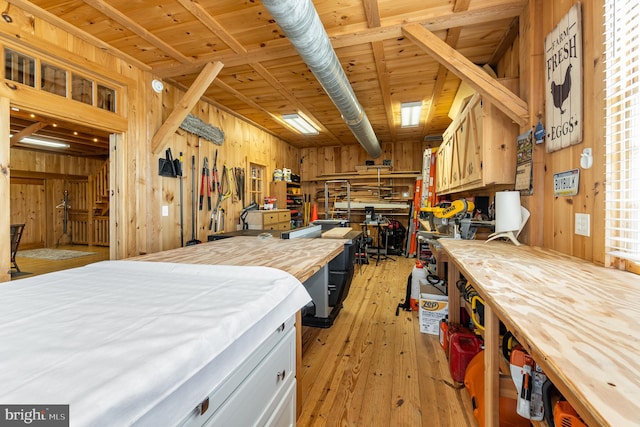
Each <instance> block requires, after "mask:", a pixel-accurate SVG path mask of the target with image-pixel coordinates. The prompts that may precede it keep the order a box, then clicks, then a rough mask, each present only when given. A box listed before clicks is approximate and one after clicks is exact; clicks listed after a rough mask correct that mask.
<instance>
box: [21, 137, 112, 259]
mask: <svg viewBox="0 0 640 427" xmlns="http://www.w3.org/2000/svg"><path fill="white" fill-rule="evenodd" d="M10 156H11V186H10V221H11V223H12V224H13V223H24V224H25V228H24V233H23V235H22V240H21V241H20V249H29V248H41V247H52V246H54V245H55V244H56V242H57V239H59V238H60V236H61V235H62V233H63V224H62V222H63V214H64V212H63V211H62V209H56V206H57V205H59V204H60V203H61V202H62V200H63V198H64V190H65V189H67V190H68V189H69V188H68V185H67V182H68V180H69V179H71V178H72V179H85V180H86V178H87V177H88V176H89V175H91V174H93V173H95V172H96V171H97V170H99V168H100V167H102V165H103V163H104V160H102V159H92V158H81V157H73V156H67V155H61V154H54V153H42V152H35V151H30V150H24V149H19V148H12V149H11V150H10ZM78 203H85V201H84V200H82V201H80V200H78V199H77V198H76V199H75V200H70V204H71V206H73V207H74V208H79V207H78V206H77V205H78Z"/></svg>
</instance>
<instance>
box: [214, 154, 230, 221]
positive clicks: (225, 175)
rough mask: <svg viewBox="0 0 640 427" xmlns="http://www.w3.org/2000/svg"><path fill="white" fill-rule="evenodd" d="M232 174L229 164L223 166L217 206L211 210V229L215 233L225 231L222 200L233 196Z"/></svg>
mask: <svg viewBox="0 0 640 427" xmlns="http://www.w3.org/2000/svg"><path fill="white" fill-rule="evenodd" d="M231 186H232V183H231V175H230V172H229V168H227V165H224V166H223V167H222V179H221V181H220V186H219V187H218V188H219V191H218V201H217V202H216V207H215V209H214V210H213V212H211V219H210V220H209V230H212V229H213V231H214V233H219V232H222V231H224V209H223V208H222V206H221V205H222V202H223V201H225V200H227V199H228V198H230V197H231V193H232V190H231Z"/></svg>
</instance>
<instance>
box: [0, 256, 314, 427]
mask: <svg viewBox="0 0 640 427" xmlns="http://www.w3.org/2000/svg"><path fill="white" fill-rule="evenodd" d="M310 300H311V298H310V297H309V294H308V293H307V291H306V290H305V288H304V287H303V286H302V284H301V283H300V282H299V281H298V280H297V279H296V278H294V277H293V276H291V275H290V274H288V273H286V272H284V271H281V270H277V269H273V268H268V267H239V266H219V265H189V264H172V263H158V262H141V261H105V262H100V263H97V264H92V265H89V266H86V267H81V268H76V269H72V270H66V271H60V272H56V273H51V274H46V275H42V276H36V277H33V278H28V279H22V280H18V281H14V282H10V283H6V284H1V285H0V307H2V308H1V310H0V402H1V403H3V404H12V403H16V404H69V405H70V422H71V425H72V426H85V425H86V426H101V425H104V426H126V425H132V424H140V425H150V426H151V425H153V426H160V425H163V426H165V425H173V424H176V423H177V422H179V421H180V420H181V419H182V418H183V417H184V416H185V415H186V414H187V413H188V412H189V411H191V410H192V409H193V408H194V407H195V405H194V402H195V404H197V403H199V402H200V401H201V400H202V399H203V398H204V397H206V395H207V394H208V393H209V392H210V391H211V390H212V389H213V388H214V387H215V386H216V385H218V384H220V383H221V382H222V381H223V380H224V378H225V377H226V376H227V375H228V374H229V373H230V372H231V371H232V370H233V369H234V368H235V367H237V366H238V365H239V364H240V362H242V360H243V359H244V358H245V357H246V356H247V355H248V354H250V353H251V352H252V351H253V350H254V349H255V348H257V347H258V346H259V344H260V343H261V342H262V341H263V340H264V339H265V338H266V337H267V336H269V335H270V334H271V333H272V332H273V331H274V330H275V329H276V328H277V327H278V326H279V325H280V324H281V323H282V322H283V321H284V320H286V319H287V318H289V317H290V316H292V315H294V314H295V313H296V311H298V310H299V309H300V308H301V307H302V306H304V305H305V304H306V303H308V302H309V301H310Z"/></svg>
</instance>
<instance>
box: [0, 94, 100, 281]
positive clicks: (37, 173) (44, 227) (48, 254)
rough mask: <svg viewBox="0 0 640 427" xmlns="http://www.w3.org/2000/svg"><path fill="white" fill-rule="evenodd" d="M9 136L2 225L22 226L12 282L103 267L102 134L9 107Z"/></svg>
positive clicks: (91, 129) (95, 130) (94, 130)
mask: <svg viewBox="0 0 640 427" xmlns="http://www.w3.org/2000/svg"><path fill="white" fill-rule="evenodd" d="M10 133H11V135H12V137H11V143H10V145H11V153H10V156H11V166H12V169H11V180H10V189H9V194H10V196H9V204H10V223H11V224H25V227H24V232H23V234H22V238H21V242H20V245H19V247H18V251H17V253H16V254H15V255H16V257H15V259H16V262H17V264H18V265H19V266H20V270H21V272H20V273H23V274H16V273H18V272H17V271H15V269H12V278H22V277H28V276H29V274H24V273H30V274H31V275H33V274H42V273H46V272H50V271H57V270H63V269H67V268H73V267H78V266H81V265H86V264H89V263H91V262H96V261H101V260H104V259H109V246H110V206H109V191H110V176H109V175H110V170H109V165H110V159H109V153H110V151H109V138H110V135H109V133H108V132H107V131H103V130H99V129H94V128H90V127H87V126H82V125H76V124H74V123H70V122H65V121H62V120H57V119H53V118H50V117H44V116H42V115H37V114H34V113H31V112H28V111H23V110H20V109H18V108H15V107H11V114H10ZM18 138H19V139H18ZM32 141H35V142H32Z"/></svg>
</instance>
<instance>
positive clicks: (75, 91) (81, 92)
mask: <svg viewBox="0 0 640 427" xmlns="http://www.w3.org/2000/svg"><path fill="white" fill-rule="evenodd" d="M71 99H73V100H75V101H80V102H84V103H85V104H89V105H93V82H92V81H91V80H89V79H87V78H85V77H82V76H79V75H77V74H72V75H71Z"/></svg>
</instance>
